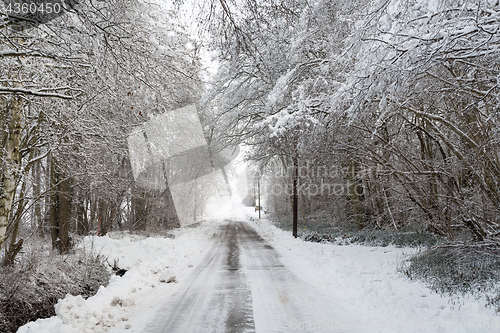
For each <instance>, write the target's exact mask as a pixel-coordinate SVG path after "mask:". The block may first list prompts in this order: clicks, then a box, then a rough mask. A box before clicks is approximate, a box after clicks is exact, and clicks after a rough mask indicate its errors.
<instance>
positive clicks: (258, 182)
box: [257, 178, 262, 220]
mask: <svg viewBox="0 0 500 333" xmlns="http://www.w3.org/2000/svg"><path fill="white" fill-rule="evenodd" d="M257 191H258V193H259V220H260V210H261V209H262V207H261V206H260V178H259V179H258V180H257Z"/></svg>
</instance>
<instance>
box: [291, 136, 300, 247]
mask: <svg viewBox="0 0 500 333" xmlns="http://www.w3.org/2000/svg"><path fill="white" fill-rule="evenodd" d="M298 155H299V151H298V147H297V136H295V139H294V142H293V156H292V159H293V176H292V177H293V184H292V187H293V188H292V190H293V202H292V213H293V227H292V235H293V237H295V238H297V224H298V215H299V212H298V206H299V193H298V183H299V156H298Z"/></svg>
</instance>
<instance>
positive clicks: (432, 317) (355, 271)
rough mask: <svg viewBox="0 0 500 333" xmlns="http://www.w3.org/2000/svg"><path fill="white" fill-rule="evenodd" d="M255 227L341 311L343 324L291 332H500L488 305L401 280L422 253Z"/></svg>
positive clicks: (305, 325)
mask: <svg viewBox="0 0 500 333" xmlns="http://www.w3.org/2000/svg"><path fill="white" fill-rule="evenodd" d="M252 215H254V214H252ZM250 225H251V226H252V227H254V228H255V229H256V231H257V232H258V233H259V234H260V236H261V237H263V238H264V239H265V240H267V241H268V242H269V243H270V244H271V245H272V246H273V247H274V248H275V249H276V250H277V251H278V253H279V254H280V255H281V258H280V260H281V261H282V263H283V264H284V265H285V266H286V267H287V268H288V269H289V270H291V271H292V273H294V274H295V275H296V276H298V277H299V278H300V279H302V280H304V281H306V282H307V283H309V284H311V285H312V286H314V287H315V289H316V290H317V291H318V292H320V294H322V295H323V296H324V298H325V300H327V301H328V302H331V304H332V308H342V310H341V311H342V313H339V316H338V317H339V318H343V319H342V320H341V321H340V322H318V321H317V320H315V318H310V320H309V321H307V322H292V323H291V326H290V328H291V331H294V330H296V331H306V332H307V331H310V332H314V331H315V328H316V329H317V328H319V327H321V328H323V329H325V328H326V329H327V330H328V329H331V330H332V331H335V330H337V329H339V328H343V329H346V330H348V331H354V332H357V331H359V332H398V333H399V332H426V333H427V332H453V333H455V332H468V333H472V332H498V331H499V329H500V317H499V316H496V315H495V311H494V310H493V309H489V308H486V307H485V306H484V304H485V300H484V299H483V300H475V299H473V298H461V299H450V298H448V297H441V296H440V295H438V294H436V293H434V292H433V291H431V290H430V289H429V288H427V287H426V286H425V285H424V284H423V283H421V282H419V281H409V280H407V279H405V278H404V277H402V276H401V274H399V273H398V272H397V271H396V269H397V266H398V264H399V263H400V262H401V260H403V258H404V257H405V256H408V255H410V254H412V253H414V252H415V251H418V249H412V248H395V247H392V246H388V247H367V246H361V245H346V246H340V245H333V244H318V243H310V242H304V241H303V240H301V239H294V238H293V237H292V235H291V233H290V232H285V231H283V230H281V229H278V228H276V227H275V226H274V225H272V223H271V222H269V221H267V220H265V219H262V220H256V219H255V218H253V219H252V221H251V222H250ZM339 304H340V305H341V306H340V307H339ZM301 328H302V329H301Z"/></svg>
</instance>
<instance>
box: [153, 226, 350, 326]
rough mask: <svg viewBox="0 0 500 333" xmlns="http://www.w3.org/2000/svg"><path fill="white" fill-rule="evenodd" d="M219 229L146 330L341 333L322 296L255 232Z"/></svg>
mask: <svg viewBox="0 0 500 333" xmlns="http://www.w3.org/2000/svg"><path fill="white" fill-rule="evenodd" d="M220 228H221V230H220V231H221V232H220V237H219V238H217V240H216V241H215V242H214V244H213V245H212V247H211V248H210V249H209V250H208V252H207V254H206V255H205V257H204V259H203V260H202V261H201V263H200V264H199V265H197V266H196V267H195V268H194V270H193V271H192V272H191V274H190V275H189V276H188V277H187V279H185V281H181V283H182V284H183V286H182V288H180V289H179V291H178V292H177V293H175V294H174V295H171V296H170V298H169V299H168V300H166V303H165V305H164V306H163V307H162V308H161V309H160V310H159V311H158V312H157V314H156V316H155V319H154V320H153V321H152V322H151V323H150V324H149V325H148V327H147V329H146V332H148V333H149V332H150V333H197V332H200V333H210V332H213V333H243V332H259V333H260V332H262V333H268V332H269V333H273V332H343V331H342V330H337V329H336V327H335V323H336V322H339V318H337V317H336V314H335V312H334V309H330V308H329V307H328V306H327V304H328V303H327V302H325V301H324V300H323V298H322V295H321V294H320V293H319V292H318V291H317V290H316V289H314V288H313V287H311V286H310V285H308V284H307V283H306V282H304V281H301V280H300V279H298V278H297V277H296V276H295V275H293V274H292V273H291V272H290V271H289V270H287V268H286V267H285V266H284V265H283V264H282V263H281V262H280V260H279V254H278V252H277V251H276V250H274V249H273V247H272V246H271V245H269V244H268V243H267V242H266V241H265V240H264V239H262V237H260V236H259V235H258V234H257V233H256V232H255V230H254V229H253V228H251V227H250V226H249V225H248V224H247V223H245V222H227V223H226V224H223V225H221V227H220ZM329 303H331V302H329Z"/></svg>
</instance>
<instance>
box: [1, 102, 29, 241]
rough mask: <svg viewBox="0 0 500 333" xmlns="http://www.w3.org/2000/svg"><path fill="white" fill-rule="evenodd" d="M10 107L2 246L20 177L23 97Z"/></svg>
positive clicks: (3, 176) (6, 146)
mask: <svg viewBox="0 0 500 333" xmlns="http://www.w3.org/2000/svg"><path fill="white" fill-rule="evenodd" d="M8 109H9V110H10V111H11V120H10V124H9V136H8V138H7V141H6V145H5V158H4V160H5V164H6V166H5V170H4V172H3V173H2V174H1V183H0V185H1V189H2V192H1V193H0V247H1V246H2V245H3V243H4V241H5V234H6V231H7V224H8V222H9V217H10V213H11V210H12V203H13V201H14V196H15V193H16V184H17V180H18V178H19V168H20V142H21V126H22V120H23V102H22V99H21V98H18V97H14V98H13V99H12V101H11V103H9V105H8ZM7 113H8V112H7Z"/></svg>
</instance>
